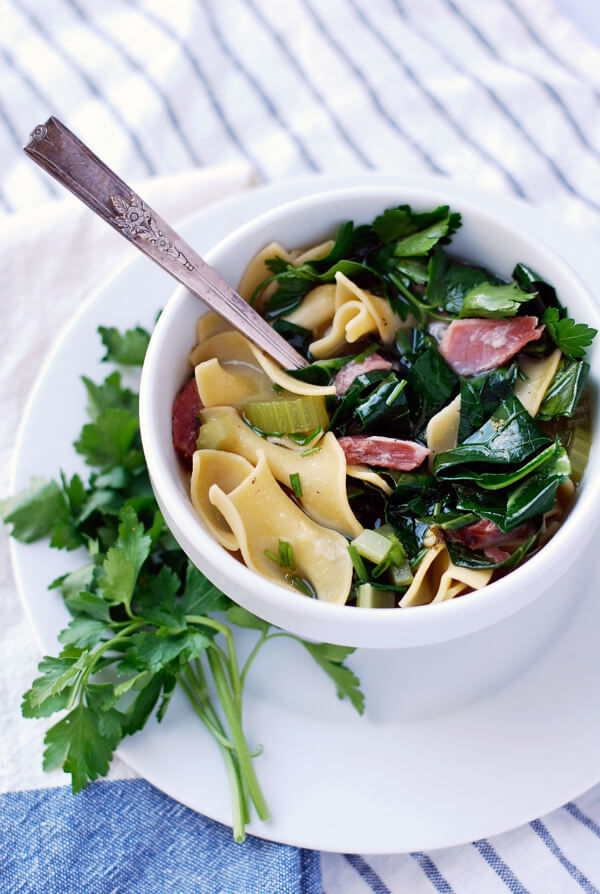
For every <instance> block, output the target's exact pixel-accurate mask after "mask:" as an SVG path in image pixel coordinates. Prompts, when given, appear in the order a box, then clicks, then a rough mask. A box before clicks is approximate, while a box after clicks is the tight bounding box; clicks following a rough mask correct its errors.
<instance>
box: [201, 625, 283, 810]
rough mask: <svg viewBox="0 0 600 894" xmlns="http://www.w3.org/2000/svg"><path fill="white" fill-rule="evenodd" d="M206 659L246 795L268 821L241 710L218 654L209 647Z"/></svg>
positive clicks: (265, 804)
mask: <svg viewBox="0 0 600 894" xmlns="http://www.w3.org/2000/svg"><path fill="white" fill-rule="evenodd" d="M207 620H208V619H207ZM206 657H207V659H208V663H209V665H210V669H211V671H212V675H213V679H214V681H215V686H216V687H217V693H218V695H219V699H220V701H221V706H222V708H223V713H224V714H225V719H226V721H227V726H228V727H229V732H230V734H231V738H232V741H233V744H234V746H235V750H236V752H237V758H238V761H239V765H240V772H241V774H242V779H243V782H244V784H245V785H246V787H247V789H248V793H249V795H250V798H251V799H252V803H253V804H254V806H255V808H256V812H257V813H258V816H259V817H260V819H261V820H268V819H270V814H269V808H268V807H267V803H266V801H265V797H264V795H263V793H262V789H261V787H260V783H259V781H258V778H257V776H256V773H255V771H254V765H253V763H252V758H251V757H250V755H249V753H248V744H247V742H246V738H245V736H244V732H243V729H242V722H241V721H242V718H241V709H240V708H239V707H238V704H237V701H236V699H235V698H234V697H233V694H232V692H231V689H230V688H229V684H228V682H227V677H226V675H225V671H224V669H223V664H222V661H221V657H220V656H219V654H218V653H217V652H215V651H214V650H213V649H212V648H211V647H210V646H209V647H208V649H207V650H206ZM236 663H237V662H236ZM238 679H239V678H238Z"/></svg>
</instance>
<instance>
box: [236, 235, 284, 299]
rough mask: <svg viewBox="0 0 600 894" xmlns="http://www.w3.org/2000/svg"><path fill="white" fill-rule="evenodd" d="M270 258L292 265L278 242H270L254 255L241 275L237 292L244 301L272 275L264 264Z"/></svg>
mask: <svg viewBox="0 0 600 894" xmlns="http://www.w3.org/2000/svg"><path fill="white" fill-rule="evenodd" d="M272 258H283V260H284V261H286V262H287V263H288V264H291V263H292V256H291V255H290V253H289V252H288V251H287V250H286V249H285V248H283V247H282V246H281V245H280V244H279V243H278V242H270V243H269V244H268V245H265V247H264V248H262V249H261V250H260V251H259V252H258V253H257V254H255V255H254V257H253V258H252V260H251V261H250V262H249V263H248V265H247V267H246V269H245V270H244V272H243V273H242V278H241V279H240V282H239V285H238V288H237V290H238V292H239V294H240V295H241V296H242V298H244V299H245V300H246V301H250V299H251V298H252V295H253V294H254V292H255V290H256V289H257V288H258V286H259V285H260V284H261V282H264V281H265V279H268V278H269V277H270V276H272V275H273V274H272V272H271V271H270V270H269V268H268V267H267V265H266V263H265V262H266V261H269V260H271V259H272ZM263 294H264V293H263ZM261 297H262V296H261Z"/></svg>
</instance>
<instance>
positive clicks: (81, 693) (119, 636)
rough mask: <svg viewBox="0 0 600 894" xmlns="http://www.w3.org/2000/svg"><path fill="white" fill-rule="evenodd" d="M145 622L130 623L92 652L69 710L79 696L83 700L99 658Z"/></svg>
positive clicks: (69, 704) (75, 688)
mask: <svg viewBox="0 0 600 894" xmlns="http://www.w3.org/2000/svg"><path fill="white" fill-rule="evenodd" d="M145 623H146V622H145V621H140V620H139V619H137V620H135V621H134V622H132V623H130V624H128V626H127V627H125V629H124V630H121V631H119V633H118V634H117V635H116V636H113V637H111V638H110V639H109V640H106V641H105V642H104V643H102V645H100V646H99V647H98V648H97V649H96V651H95V652H92V653H91V654H90V657H89V661H88V664H87V666H86V667H85V669H84V670H83V671H82V673H81V677H80V678H79V683H78V685H77V686H74V687H73V692H72V693H71V697H70V698H69V701H68V702H67V705H66V706H65V707H66V709H67V710H69V711H70V710H71V708H72V707H73V706H74V704H75V702H76V701H77V698H79V701H80V702H81V701H83V696H84V692H85V686H86V683H87V681H88V677H89V676H90V674H91V673H92V671H93V670H94V667H95V666H96V664H97V663H98V659H99V658H101V657H102V655H103V654H104V652H106V651H107V650H108V649H111V648H112V647H113V646H114V645H115V643H118V642H120V641H121V640H125V639H127V637H128V636H129V634H130V633H133V632H134V631H135V630H138V629H139V628H140V627H143V626H144V624H145Z"/></svg>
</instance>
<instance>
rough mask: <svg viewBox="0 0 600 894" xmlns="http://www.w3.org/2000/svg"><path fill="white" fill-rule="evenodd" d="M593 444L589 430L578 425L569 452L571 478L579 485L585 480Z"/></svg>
mask: <svg viewBox="0 0 600 894" xmlns="http://www.w3.org/2000/svg"><path fill="white" fill-rule="evenodd" d="M591 443H592V440H591V436H590V432H589V429H587V428H582V427H581V426H580V425H576V426H575V428H574V430H573V435H572V437H571V443H570V444H569V449H568V451H567V452H568V454H569V459H570V461H571V478H572V479H573V481H575V482H576V483H577V484H579V482H580V481H581V479H582V478H583V473H584V471H585V467H586V465H587V461H588V456H589V453H590V446H591Z"/></svg>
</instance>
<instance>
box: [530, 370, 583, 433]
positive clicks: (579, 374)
mask: <svg viewBox="0 0 600 894" xmlns="http://www.w3.org/2000/svg"><path fill="white" fill-rule="evenodd" d="M589 372H590V365H589V363H586V361H585V360H570V361H569V360H565V359H563V360H562V361H561V364H560V366H559V368H558V369H557V371H556V374H555V376H554V378H553V379H552V381H551V382H550V385H549V387H548V390H547V391H546V394H545V395H544V399H543V401H542V403H541V405H540V408H539V410H538V413H537V416H536V419H539V420H541V421H543V422H547V421H548V420H549V419H554V417H555V416H572V415H573V413H574V412H575V409H576V407H577V405H578V403H579V399H580V398H581V395H582V393H583V389H584V388H585V383H586V382H587V379H588V375H589Z"/></svg>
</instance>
